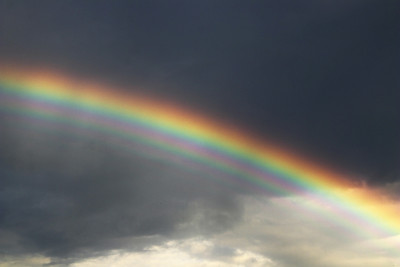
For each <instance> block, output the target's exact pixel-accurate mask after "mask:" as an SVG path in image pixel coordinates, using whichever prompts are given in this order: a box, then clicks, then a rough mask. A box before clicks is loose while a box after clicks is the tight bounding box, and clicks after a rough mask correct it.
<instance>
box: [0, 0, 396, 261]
mask: <svg viewBox="0 0 400 267" xmlns="http://www.w3.org/2000/svg"><path fill="white" fill-rule="evenodd" d="M399 10H400V3H399V2H397V1H391V0H379V1H378V0H363V1H361V0H352V1H348V0H323V1H320V0H318V1H317V0H307V1H305V0H304V1H208V0H206V1H176V0H173V1H156V0H151V1H125V0H121V1H103V0H98V1H94V0H88V1H74V0H65V1H47V0H39V1H28V0H18V1H11V0H8V1H7V0H0V78H4V77H6V78H7V77H9V76H8V74H5V73H6V72H5V71H4V70H5V69H10V68H11V69H13V70H14V72H23V73H25V74H23V75H22V76H26V77H27V76H29V75H27V74H26V73H28V74H32V75H33V76H35V75H38V74H37V73H38V72H40V71H42V72H43V71H45V73H50V74H49V76H46V77H64V79H65V80H67V81H74V82H75V83H70V84H75V85H76V88H70V89H71V90H75V92H77V95H78V96H79V97H81V99H86V98H85V97H88V99H90V97H91V96H93V97H95V94H92V95H91V94H90V93H89V94H88V96H87V95H84V93H85V92H86V91H85V90H86V89H85V88H86V87H85V84H86V85H87V84H90V83H92V82H93V83H96V84H99V85H100V86H99V87H101V89H99V90H100V91H105V92H111V94H110V95H111V96H119V98H118V101H117V103H125V102H124V100H120V99H121V96H127V97H126V98H127V99H129V101H131V100H132V102H129V103H137V104H138V105H140V103H141V102H134V99H135V96H139V95H140V96H141V97H142V96H144V97H145V98H146V99H150V102H149V103H151V104H149V106H145V108H147V107H148V108H149V109H148V111H149V112H150V113H151V114H152V115H151V116H150V115H144V116H143V118H144V119H147V120H148V121H149V123H150V124H154V125H161V124H163V123H164V122H165V123H166V125H167V126H166V127H169V126H168V125H169V124H168V123H175V121H174V120H173V119H172V118H175V116H176V120H177V122H176V125H178V126H177V127H178V129H179V131H180V132H179V133H177V138H178V139H179V140H178V141H177V142H178V143H174V145H176V147H179V148H180V147H186V146H185V145H188V146H189V147H191V148H192V147H194V148H193V151H195V152H194V153H195V155H197V154H196V153H205V154H206V160H204V161H202V162H203V163H204V162H205V164H203V163H202V164H199V162H197V160H196V159H197V158H196V159H193V158H190V155H191V154H190V155H188V154H184V153H181V154H179V153H178V154H174V153H172V155H171V154H169V153H165V152H166V151H163V150H164V149H163V148H160V147H156V148H155V149H154V147H153V149H149V146H147V145H144V147H145V148H142V147H141V145H143V144H141V141H137V140H135V141H134V142H133V144H132V143H123V142H120V141H121V140H120V139H122V137H121V136H122V135H116V134H113V133H114V132H113V131H112V130H109V131H108V132H106V131H103V130H102V129H100V128H99V127H97V128H96V123H98V122H100V121H101V122H102V121H103V120H102V119H101V118H103V117H102V116H103V115H101V114H100V115H97V114H94V115H93V114H92V113H90V112H89V111H88V110H86V109H82V110H80V109H77V110H74V111H73V112H72V115H70V113H68V116H72V118H73V120H74V121H75V120H80V121H83V122H85V123H88V124H87V125H89V126H88V128H85V129H86V130H82V128H81V127H69V126H68V127H66V125H65V124H63V123H62V122H61V121H52V122H51V123H49V122H48V121H45V120H41V119H33V117H29V116H24V115H21V113H18V112H13V111H11V112H10V110H12V109H9V108H8V107H9V105H10V103H14V102H10V101H9V99H12V97H10V95H7V93H4V92H5V88H6V87H7V85H5V83H2V82H0V184H1V186H0V266H1V267H9V266H14V267H15V266H48V265H50V266H71V267H85V266H115V267H120V266H267V267H269V266H274V267H275V266H276V267H291V266H329V267H330V266H332V267H334V266H351V267H353V266H354V267H356V266H367V267H369V266H371V267H373V266H380V267H381V266H400V257H399V256H398V252H397V251H398V248H399V247H400V233H399V232H395V231H391V232H390V231H389V232H385V234H375V235H371V234H370V232H371V231H369V230H368V229H369V228H368V227H369V226H366V227H365V228H363V225H364V224H363V223H364V222H370V221H371V222H372V221H373V222H375V221H379V217H380V215H381V214H380V213H377V214H376V215H375V216H373V215H374V214H375V213H373V212H372V217H371V218H373V219H371V218H370V219H368V218H369V217H368V218H367V217H363V216H362V215H359V213H358V211H357V210H358V206H357V205H356V204H354V203H356V202H353V201H350V204H348V205H346V204H337V203H339V201H337V200H332V199H331V198H330V195H328V196H325V195H324V194H325V193H326V192H325V191H321V192H320V191H317V192H314V191H312V192H309V191H307V190H305V191H296V190H295V191H287V192H285V194H276V193H272V192H271V191H268V190H266V189H265V188H266V187H262V186H260V185H259V184H257V181H255V180H251V179H250V178H247V176H246V175H248V177H250V176H251V175H250V174H249V173H251V172H250V171H249V172H248V173H247V172H246V174H245V176H246V177H245V178H244V180H240V179H239V180H238V179H237V177H236V176H235V174H232V173H231V172H225V170H224V171H223V172H222V173H221V172H217V171H215V170H214V169H213V166H214V165H212V162H213V161H214V160H216V161H217V162H219V161H218V160H219V158H218V155H219V154H218V153H222V154H223V155H225V154H224V153H227V154H229V155H225V156H233V154H234V152H232V151H233V150H229V151H230V152H229V151H228V150H226V151H225V150H224V149H222V151H219V150H218V151H217V152H215V151H214V150H212V149H211V148H210V146H211V143H208V141H207V140H208V139H207V140H206V139H204V140H203V139H201V137H202V135H201V134H199V135H197V137H198V139H190V138H189V139H185V140H184V141H181V136H180V135H179V134H180V133H184V132H187V133H197V132H196V131H197V130H196V129H197V128H196V126H198V128H202V127H204V128H207V131H206V133H205V134H206V135H208V134H209V135H212V133H213V131H219V129H220V128H222V129H228V128H229V127H231V128H229V129H233V128H234V129H235V132H236V129H237V131H239V132H240V133H243V135H244V136H246V138H245V139H243V140H250V141H249V142H250V143H252V140H257V141H254V142H255V144H270V145H271V144H272V145H273V146H274V147H278V148H279V149H282V150H283V151H289V152H290V154H293V155H295V158H298V159H302V160H304V161H305V162H310V163H311V164H313V165H316V166H320V167H321V168H323V169H324V170H325V169H326V170H330V171H332V172H335V173H338V174H340V175H339V176H340V177H341V179H343V180H345V181H347V182H348V183H349V184H351V185H352V186H351V187H346V188H342V190H343V192H344V193H343V194H344V195H346V196H348V195H350V196H352V194H353V195H358V194H360V195H362V194H363V193H365V192H368V194H370V192H377V193H374V194H373V196H374V199H372V200H371V201H372V204H371V205H372V206H374V205H373V204H374V203H375V202H374V201H375V198H376V201H387V202H384V203H385V205H386V204H387V205H388V206H391V207H392V206H393V207H394V209H395V210H399V207H400V200H399V199H400V198H399V197H400V195H399V193H398V192H399V189H400V168H399V166H400V164H399V162H400V161H399V160H400V141H399V138H398V136H399V135H400V129H399V125H400V124H399V123H398V122H399V119H400V111H399V105H398V101H399V99H400V91H399V90H398V89H399V88H400V78H399V75H398V73H399V71H400V49H399V47H400V17H399V16H398V14H399ZM22 70H23V71H22ZM7 73H8V72H7ZM21 79H22V78H21ZM45 79H48V80H50V78H45ZM0 80H1V79H0ZM21 81H22V80H21ZM21 83H22V82H21ZM27 84H28V85H27V87H29V86H30V84H32V82H28V83H27ZM48 86H49V88H50V89H49V90H50V91H51V90H54V91H57V90H59V87H61V82H60V81H58V82H54V83H49V85H48ZM51 86H53V87H51ZM100 91H96V92H100ZM80 92H82V95H80V94H79V93H80ZM79 97H78V100H76V101H77V102H76V103H80V102H79V101H82V103H89V100H87V101H86V100H79ZM21 99H22V98H21ZM21 99H19V98H18V100H17V101H16V102H15V103H17V104H15V105H18V103H23V104H22V105H26V103H28V102H23V100H21ZM32 99H33V98H32ZM32 99H30V100H31V101H34V100H32ZM93 99H95V98H93ZM113 99H114V98H112V97H111V98H110V100H109V101H108V100H107V99H105V100H104V99H103V100H97V98H96V99H95V100H93V101H100V102H98V103H108V102H109V103H111V102H112V100H113ZM18 101H20V102H18ZM84 101H86V102H84ZM90 101H91V100H90ZM152 101H153V102H152ZM95 103H97V102H95ZM112 103H114V102H112ZM127 103H128V102H127ZM164 103H167V104H165V105H164ZM102 105H103V106H104V104H102ZM113 105H114V104H113ZM132 105H133V104H132ZM117 106H118V105H115V106H113V107H115V108H116V107H117ZM18 107H19V106H18ZM156 107H158V108H156ZM170 107H172V109H170ZM68 108H69V107H68ZM68 108H66V109H58V107H57V105H56V112H61V115H63V112H65V114H67V109H68ZM130 108H132V110H134V108H135V105H133V106H132V107H130ZM175 109H176V110H178V112H177V113H173V112H171V113H168V112H170V110H175ZM129 110H130V109H129ZM145 110H147V109H145ZM153 111H154V114H153V113H152V112H153ZM167 113H168V114H172V115H171V117H168V116H165V117H164V115H163V114H167ZM57 114H58V115H57V116H61V115H59V114H60V113H57ZM107 114H108V113H107ZM107 114H106V115H107ZM126 114H128V115H129V114H131V113H129V112H128V113H126ZM132 114H134V113H132ZM132 114H131V115H132ZM146 114H147V113H146ZM174 114H178V115H179V116H178V115H174ZM181 114H189V115H187V117H183V115H182V116H181ZM192 114H196V115H192ZM153 115H154V116H153ZM197 115H198V116H200V117H201V118H205V120H206V121H207V122H209V121H212V122H213V125H214V124H216V125H219V126H220V128H218V127H211V126H208V125H211V124H202V120H195V119H194V118H195V117H196V118H197ZM91 116H93V118H92V117H91ZM97 116H98V117H97ZM152 116H153V117H152ZM57 118H58V117H57ZM82 118H83V119H82ZM98 118H100V119H98ZM91 119H93V121H94V124H91V123H92V122H93V121H91ZM183 119H185V121H184V122H181V121H182V120H183ZM186 119H188V121H186ZM179 120H181V121H179ZM185 123H186V124H185ZM91 125H94V126H93V129H91V128H90V127H91ZM110 125H115V124H110ZM185 125H186V126H185ZM192 125H194V126H192ZM204 125H206V126H204ZM227 125H229V127H228V126H227ZM73 126H76V125H75V124H74V125H73ZM128 126H129V127H130V126H132V125H130V124H129V125H128ZM128 126H127V127H128ZM133 126H135V127H137V125H133ZM110 127H111V126H110ZM115 127H119V125H115ZM146 127H147V126H146ZM146 127H145V128H146ZM115 129H117V128H115ZM118 129H119V128H118ZM124 129H126V128H124ZM190 129H194V130H193V131H191V130H190ZM136 130H137V129H136V128H135V131H136ZM147 130H148V129H147V128H146V131H147ZM125 131H126V130H125ZM149 131H150V130H149ZM110 132H111V134H110ZM233 132H234V130H221V132H220V134H218V135H216V136H217V140H218V141H219V143H224V142H226V144H233V145H236V143H237V144H239V143H240V142H239V141H237V142H236V141H235V142H233V141H232V142H231V141H230V140H236V139H230V137H229V136H227V137H226V140H225V138H224V135H225V134H227V135H229V134H231V133H233ZM146 133H147V132H146ZM151 134H153V132H151V131H150V134H149V135H151ZM145 135H146V134H145ZM192 135H193V136H194V135H195V134H192ZM151 136H152V135H151ZM166 136H167V137H170V136H169V135H168V134H166V133H164V132H163V133H162V137H166ZM174 137H176V136H174ZM151 138H153V137H150V140H152V139H151ZM168 140H170V139H168ZM174 140H175V139H174ZM238 140H239V139H238ZM240 140H242V139H240ZM185 142H188V144H186V143H185ZM244 143H246V142H244ZM246 144H247V143H246ZM239 146H240V147H241V145H239ZM243 147H244V148H245V149H247V145H243ZM217 148H218V147H217ZM219 149H221V147H219ZM190 151H192V150H190ZM209 151H212V153H209ZM248 151H255V150H254V149H249V150H248ZM266 151H269V150H268V149H267V150H266ZM161 152H163V153H161ZM228 152H229V153H228ZM261 152H262V151H261ZM261 152H260V153H261ZM213 153H216V154H218V155H217V156H215V157H214V154H213ZM230 153H233V154H232V155H231V154H230ZM249 153H250V152H249ZM257 153H258V152H257ZM239 154H240V153H239ZM250 154H251V153H250ZM202 155H203V154H202ZM235 155H236V156H243V155H237V154H235ZM207 158H208V159H207ZM283 158H284V157H283ZM236 159H237V158H235V160H236ZM238 160H243V158H239V159H238ZM283 162H285V160H283ZM288 162H289V161H288ZM247 163H248V162H247V161H246V163H245V164H244V165H246V164H247ZM288 165H289V166H290V164H288ZM210 166H211V167H210ZM240 166H242V165H240ZM246 166H247V165H246ZM252 166H253V165H252ZM260 168H261V167H260ZM257 170H258V169H257ZM319 175H321V177H317V178H318V179H321V180H322V181H325V176H324V173H322V174H319ZM278 176H279V175H278ZM238 181H239V182H238ZM240 181H241V182H242V183H241V182H240ZM243 181H244V182H243ZM249 181H250V182H249ZM251 181H253V182H251ZM303 189H304V188H303ZM306 189H309V188H306ZM328 189H329V187H328ZM327 192H328V193H330V192H331V190H327ZM332 192H333V190H332ZM335 194H336V193H335ZM340 194H342V193H340ZM334 196H336V195H334ZM340 196H341V195H340ZM371 196H372V193H371ZM349 199H353V197H349ZM320 200H321V201H320ZM376 203H378V202H376ZM379 203H381V202H379ZM382 203H383V202H382ZM336 205H337V206H336ZM347 206H350V207H351V208H352V209H351V211H350V212H349V214H348V213H341V210H340V208H342V207H347ZM379 209H380V206H378V210H379ZM345 211H346V212H347V209H345ZM354 214H355V215H354ZM353 215H354V216H353ZM388 217H393V219H392V221H394V223H395V224H396V225H399V220H400V218H399V217H398V216H397V217H395V216H388ZM360 225H361V226H360ZM366 225H367V224H366ZM374 225H375V224H374ZM367 228H368V229H367ZM381 228H382V229H384V228H385V227H381ZM360 229H361V230H360ZM366 229H367V230H366ZM396 229H397V230H399V229H400V227H397V228H396ZM384 230H385V229H384Z"/></svg>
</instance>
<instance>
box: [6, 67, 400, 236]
mask: <svg viewBox="0 0 400 267" xmlns="http://www.w3.org/2000/svg"><path fill="white" fill-rule="evenodd" d="M0 110H1V111H2V112H8V113H9V114H14V115H17V116H20V117H25V118H28V119H35V120H39V121H47V122H49V123H60V124H63V125H68V127H69V126H72V127H74V128H80V129H83V130H85V131H86V132H88V133H90V132H100V133H103V134H105V135H108V136H113V137H114V138H115V139H116V140H117V141H119V142H124V143H126V142H128V143H130V144H135V145H139V146H142V147H143V148H144V149H145V150H147V151H148V150H152V151H155V152H154V153H166V154H168V155H173V156H175V157H179V158H180V159H182V160H184V163H185V164H188V165H193V166H195V167H197V168H200V169H209V170H210V171H216V172H218V176H221V177H225V179H230V180H231V181H233V182H239V183H243V184H246V185H249V186H250V187H253V188H256V189H258V190H260V191H264V192H270V193H271V192H272V193H274V195H279V196H286V195H298V194H302V195H307V196H308V198H309V199H310V200H312V201H314V202H315V203H321V204H323V205H329V206H330V207H332V209H334V210H335V213H336V217H337V218H338V219H337V220H345V221H347V222H346V224H348V225H351V224H359V225H360V227H361V228H363V229H364V230H363V231H364V232H365V234H367V235H368V234H369V235H376V234H385V235H394V234H400V209H399V207H398V206H397V205H396V204H395V202H394V201H391V200H390V199H387V198H384V197H382V196H381V194H382V192H380V191H379V190H370V189H365V188H360V187H356V186H355V185H354V184H352V182H351V179H349V178H347V179H346V177H342V176H340V175H338V174H336V173H334V172H331V171H327V170H324V169H322V168H320V167H318V166H316V165H314V164H311V163H310V162H307V161H306V160H303V159H301V158H300V157H298V156H295V155H294V154H293V153H289V152H287V151H283V150H281V149H278V148H276V147H274V146H273V145H271V144H267V143H266V142H261V141H258V140H256V139H255V138H252V137H248V136H246V135H244V134H243V133H241V132H240V131H238V130H236V129H234V128H232V127H229V126H226V125H223V124H222V123H218V122H216V121H212V120H208V119H206V118H204V117H202V116H199V115H197V114H195V113H193V112H190V111H188V110H181V109H179V108H177V107H176V106H174V105H171V104H168V103H165V102H162V101H154V100H149V99H146V98H143V97H140V96H137V95H133V94H130V93H127V92H125V91H122V90H110V89H107V87H104V86H98V85H93V84H89V83H85V82H82V81H78V80H74V79H67V78H65V77H63V76H59V75H55V74H52V73H47V72H21V71H20V72H18V71H8V70H2V71H1V73H0Z"/></svg>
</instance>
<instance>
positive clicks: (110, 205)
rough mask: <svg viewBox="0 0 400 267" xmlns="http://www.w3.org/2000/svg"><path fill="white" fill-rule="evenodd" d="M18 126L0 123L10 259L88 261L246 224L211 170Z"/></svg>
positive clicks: (1, 195)
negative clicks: (38, 257) (129, 241)
mask: <svg viewBox="0 0 400 267" xmlns="http://www.w3.org/2000/svg"><path fill="white" fill-rule="evenodd" d="M15 119H16V118H15V117H14V118H13V121H12V122H13V126H10V124H9V121H7V118H4V117H3V119H2V120H1V122H2V125H8V127H7V129H6V130H3V131H2V132H1V135H0V136H1V141H0V145H1V147H2V151H3V153H1V158H0V159H1V160H0V167H1V168H0V176H1V179H0V188H1V189H0V210H1V213H0V229H1V231H2V232H4V233H5V235H2V242H0V246H1V247H0V251H1V253H2V254H4V253H5V254H6V255H7V254H11V255H12V254H14V253H17V254H18V253H21V252H25V253H41V254H44V255H47V256H50V257H55V258H60V259H65V258H67V259H68V258H71V257H86V256H90V255H93V253H96V252H98V251H102V250H105V249H116V248H122V247H123V246H125V245H126V244H125V242H126V239H129V238H132V239H133V238H140V237H145V236H147V237H149V239H148V240H147V241H146V242H147V243H146V242H142V243H140V242H139V241H135V244H134V246H133V245H130V247H132V246H133V248H134V249H143V247H144V246H145V245H148V242H149V240H154V242H156V241H159V240H162V239H163V238H166V237H172V236H174V237H185V236H187V234H188V233H190V234H193V233H197V234H208V233H215V232H218V231H221V230H225V229H227V228H229V227H230V226H231V225H233V224H235V222H237V221H238V220H239V219H240V214H241V212H240V210H241V208H240V205H239V204H238V203H237V201H236V196H235V194H236V193H234V191H232V190H227V189H226V188H223V187H219V186H218V184H217V183H215V181H210V178H211V179H213V178H212V175H211V174H210V173H206V172H204V173H201V172H199V173H194V172H193V171H189V170H185V168H184V167H183V166H179V165H177V164H176V163H175V164H174V163H173V162H171V161H165V160H163V161H160V160H155V159H151V157H150V156H149V155H145V154H144V155H143V154H140V151H137V150H135V149H133V150H132V151H131V152H132V153H129V151H125V150H122V149H119V148H118V147H116V146H113V145H112V142H110V141H108V140H107V138H102V139H99V138H96V137H95V136H94V135H93V136H90V137H85V136H82V134H78V133H77V132H76V131H75V130H71V131H70V132H69V134H68V137H63V136H62V134H61V130H60V129H59V128H58V127H59V125H58V126H57V125H52V126H43V125H41V126H37V125H36V126H35V125H33V124H29V123H28V122H26V121H18V120H17V121H16V120H15ZM19 123H20V125H18V124H19ZM22 124H23V125H22ZM38 128H41V129H38ZM62 131H63V134H64V135H65V134H66V132H65V130H62ZM205 175H207V179H205V177H204V176H205ZM198 214H202V215H201V217H198ZM6 234H7V235H6ZM7 236H9V237H8V238H7ZM3 238H4V240H3ZM3 242H4V243H3ZM10 244H13V245H12V246H10ZM125 248H126V247H125Z"/></svg>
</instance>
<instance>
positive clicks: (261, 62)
mask: <svg viewBox="0 0 400 267" xmlns="http://www.w3.org/2000/svg"><path fill="white" fill-rule="evenodd" d="M0 10H1V11H0V12H1V18H0V22H1V23H0V25H1V26H0V37H1V45H0V56H1V58H2V59H3V60H7V61H10V62H18V63H23V64H32V65H34V66H35V65H39V64H40V65H44V66H48V67H52V68H53V67H54V68H60V69H67V70H70V71H73V72H76V73H78V74H82V73H84V75H91V76H93V78H96V77H102V78H103V79H107V80H110V81H114V82H118V83H123V84H127V85H129V86H135V85H137V86H140V88H142V90H143V88H144V90H148V91H149V92H152V93H154V92H156V93H157V94H161V95H163V96H165V97H167V98H172V99H174V100H179V101H182V102H183V103H184V104H186V105H187V106H195V107H196V108H197V109H199V110H204V111H207V112H208V113H209V114H212V115H215V116H219V117H221V118H223V119H226V120H228V121H230V122H232V123H235V124H238V125H240V126H241V127H242V128H248V129H251V130H253V131H255V132H257V133H259V134H260V135H264V136H267V137H268V138H272V139H276V140H278V141H283V142H285V143H289V144H290V145H291V146H298V147H299V148H300V150H303V151H306V152H307V153H311V154H312V155H314V156H317V157H320V156H322V158H326V161H327V162H335V164H336V163H337V165H338V166H343V167H345V168H347V169H348V170H350V171H352V172H353V171H354V172H355V173H360V174H362V175H366V176H372V177H375V178H376V177H380V178H379V179H393V176H395V174H396V173H398V172H399V168H398V162H399V159H400V155H399V153H400V152H399V151H400V149H399V147H400V145H399V141H398V140H399V139H398V136H399V127H398V125H399V123H398V121H399V110H398V99H399V90H398V88H399V77H398V73H399V71H400V52H399V49H398V47H400V34H399V32H400V22H399V16H398V12H399V3H398V2H397V1H351V2H349V1H300V2H295V3H294V2H292V1H250V2H246V3H244V2H243V1H140V2H137V1H118V2H112V1H85V2H84V3H81V2H78V1H1V9H0ZM383 177H384V178H383Z"/></svg>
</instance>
